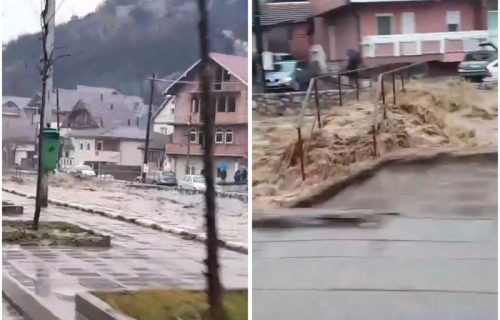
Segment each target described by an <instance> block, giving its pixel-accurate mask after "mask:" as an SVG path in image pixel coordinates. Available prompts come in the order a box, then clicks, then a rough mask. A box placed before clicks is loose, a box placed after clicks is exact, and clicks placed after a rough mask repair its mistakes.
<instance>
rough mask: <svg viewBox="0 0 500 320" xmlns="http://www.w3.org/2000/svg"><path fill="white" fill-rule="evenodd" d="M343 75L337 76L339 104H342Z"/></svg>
mask: <svg viewBox="0 0 500 320" xmlns="http://www.w3.org/2000/svg"><path fill="white" fill-rule="evenodd" d="M341 80H342V76H341V75H340V74H339V75H338V76H337V81H338V83H339V105H340V106H342V82H341Z"/></svg>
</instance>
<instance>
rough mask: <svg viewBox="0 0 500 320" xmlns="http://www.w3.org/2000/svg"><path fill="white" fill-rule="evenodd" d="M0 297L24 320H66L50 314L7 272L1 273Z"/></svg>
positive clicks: (42, 304) (33, 295)
mask: <svg viewBox="0 0 500 320" xmlns="http://www.w3.org/2000/svg"><path fill="white" fill-rule="evenodd" d="M2 282H3V283H2V296H3V297H4V298H5V300H7V302H8V303H9V304H11V305H12V307H13V308H14V309H16V310H18V311H19V313H21V316H22V317H23V319H26V320H66V319H62V318H60V317H58V316H57V315H55V314H54V313H53V312H51V311H50V310H49V309H48V308H47V307H46V305H45V303H43V302H42V301H40V299H38V298H37V296H36V295H35V294H32V293H30V292H29V291H28V290H27V289H26V288H25V287H24V286H23V285H22V284H21V283H20V282H19V281H17V280H16V279H14V277H12V276H11V275H10V274H8V272H7V271H3V272H2Z"/></svg>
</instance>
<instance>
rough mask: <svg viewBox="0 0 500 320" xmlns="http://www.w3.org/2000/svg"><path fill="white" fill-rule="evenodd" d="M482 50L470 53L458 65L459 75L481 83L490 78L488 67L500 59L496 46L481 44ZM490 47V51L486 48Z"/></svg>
mask: <svg viewBox="0 0 500 320" xmlns="http://www.w3.org/2000/svg"><path fill="white" fill-rule="evenodd" d="M480 46H481V48H483V49H481V50H479V51H474V52H468V53H467V54H466V55H465V57H464V60H463V61H462V62H461V63H460V64H459V65H458V73H459V75H460V76H462V77H464V78H465V79H466V80H468V81H472V82H481V81H483V79H484V78H486V77H488V76H489V72H488V65H489V64H491V63H492V62H493V61H495V60H497V59H498V51H497V48H496V46H495V45H493V44H491V43H489V42H487V43H482V44H480ZM487 47H490V50H487V49H486V48H487Z"/></svg>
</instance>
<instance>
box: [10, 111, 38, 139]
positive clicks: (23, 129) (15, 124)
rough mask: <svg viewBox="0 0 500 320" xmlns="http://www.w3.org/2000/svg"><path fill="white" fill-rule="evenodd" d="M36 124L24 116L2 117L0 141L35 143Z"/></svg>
mask: <svg viewBox="0 0 500 320" xmlns="http://www.w3.org/2000/svg"><path fill="white" fill-rule="evenodd" d="M36 129H37V125H36V124H32V123H31V120H30V119H28V118H26V117H2V141H4V142H5V141H10V142H15V143H35V135H36V133H37V132H36Z"/></svg>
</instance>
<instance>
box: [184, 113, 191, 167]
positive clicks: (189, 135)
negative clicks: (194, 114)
mask: <svg viewBox="0 0 500 320" xmlns="http://www.w3.org/2000/svg"><path fill="white" fill-rule="evenodd" d="M189 127H191V115H189V121H188V133H187V141H188V148H187V156H186V170H185V172H186V174H190V173H191V171H190V170H189V155H190V154H191V132H190V131H189V130H190V129H189Z"/></svg>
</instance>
